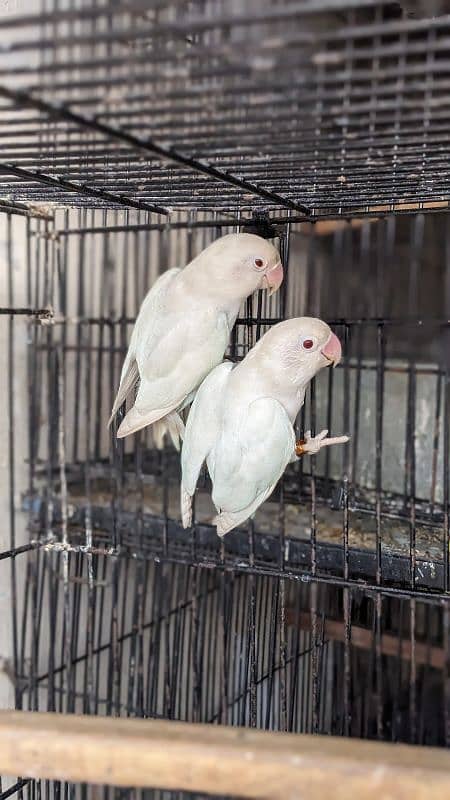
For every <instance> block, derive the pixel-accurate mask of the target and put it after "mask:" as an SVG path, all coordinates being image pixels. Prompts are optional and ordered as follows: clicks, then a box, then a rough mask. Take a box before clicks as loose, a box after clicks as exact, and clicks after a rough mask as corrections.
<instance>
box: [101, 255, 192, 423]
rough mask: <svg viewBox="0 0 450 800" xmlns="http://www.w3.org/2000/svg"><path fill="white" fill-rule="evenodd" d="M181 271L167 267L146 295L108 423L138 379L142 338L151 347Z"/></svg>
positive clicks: (132, 335)
mask: <svg viewBox="0 0 450 800" xmlns="http://www.w3.org/2000/svg"><path fill="white" fill-rule="evenodd" d="M179 272H181V270H180V269H178V268H173V269H169V270H167V271H166V272H164V273H163V274H162V275H160V277H159V278H158V279H157V281H155V283H154V284H153V286H152V288H151V289H150V291H149V292H148V294H147V295H146V297H145V299H144V301H143V303H142V305H141V308H140V310H139V314H138V316H137V319H136V322H135V325H134V328H133V333H132V334H131V339H130V344H129V347H128V352H127V355H126V358H125V361H124V364H123V367H122V374H121V376H120V385H119V389H118V392H117V396H116V399H115V401H114V405H113V408H112V412H111V417H110V419H109V423H108V425H110V424H111V422H112V420H113V419H114V417H115V415H116V413H117V411H118V410H119V408H120V406H121V405H122V403H124V402H125V400H126V399H127V397H128V395H129V394H130V393H131V391H132V390H133V389H134V387H135V386H136V384H137V382H138V380H139V369H138V364H137V353H138V350H139V347H140V343H141V341H142V340H145V341H146V342H147V343H148V347H149V348H151V346H152V340H153V341H154V340H155V339H157V338H158V329H159V327H160V317H161V313H160V312H161V311H162V309H163V308H164V299H165V297H166V293H167V290H168V288H169V286H170V284H171V283H172V281H173V279H174V277H175V276H176V275H178V273H179Z"/></svg>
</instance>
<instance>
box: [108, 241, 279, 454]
mask: <svg viewBox="0 0 450 800" xmlns="http://www.w3.org/2000/svg"><path fill="white" fill-rule="evenodd" d="M282 280H283V267H282V265H281V261H280V254H279V252H278V250H277V249H276V248H275V247H274V246H273V245H272V244H271V243H270V242H268V241H267V240H266V239H263V238H261V237H260V236H255V235H254V234H251V233H235V234H229V235H228V236H222V237H221V238H220V239H216V241H214V242H213V243H212V244H211V245H209V247H207V248H206V249H205V250H203V251H202V252H201V253H200V255H198V256H197V257H196V258H194V260H193V261H191V262H190V263H189V264H188V265H187V266H186V267H184V269H170V270H168V271H167V272H165V273H163V275H161V276H160V277H159V278H158V280H157V281H156V283H155V284H154V285H153V286H152V288H151V289H150V291H149V293H148V294H147V296H146V298H145V300H144V302H143V303H142V306H141V309H140V311H139V315H138V317H137V320H136V324H135V326H134V330H133V333H132V336H131V341H130V346H129V349H128V353H127V356H126V359H125V363H124V365H123V369H122V375H121V379H120V386H119V390H118V393H117V397H116V399H115V402H114V406H113V409H112V414H111V418H110V420H109V424H111V422H112V420H113V418H114V416H115V414H116V413H117V411H118V410H119V408H120V406H121V405H122V403H124V402H125V400H126V399H127V398H128V397H129V395H130V394H131V393H132V392H133V390H134V388H135V386H136V385H137V384H138V382H139V388H138V390H137V394H136V399H135V401H134V405H133V406H132V408H131V409H130V410H129V411H128V413H127V415H126V416H125V418H124V419H123V421H122V423H121V425H120V427H119V429H118V431H117V436H118V438H122V437H123V436H128V434H130V433H134V432H135V431H138V430H140V429H141V428H144V427H146V426H147V425H152V426H153V434H154V438H155V441H156V443H157V445H158V446H161V445H162V441H163V438H164V434H165V432H166V431H168V432H169V433H170V435H171V437H172V440H173V442H174V444H175V446H176V447H178V444H179V437H180V436H183V433H184V425H183V422H182V419H181V417H180V415H179V413H178V412H179V411H181V410H182V409H183V408H184V407H185V406H186V405H188V404H189V402H191V400H192V396H193V392H194V391H195V390H196V389H197V387H198V386H199V385H200V383H201V382H202V380H203V378H205V376H206V375H208V373H209V372H210V371H211V370H212V369H213V368H214V367H215V366H217V364H220V362H221V361H222V358H223V356H224V353H225V350H226V348H227V345H228V341H229V337H230V333H231V330H232V328H233V325H234V323H235V321H236V317H237V315H238V313H239V308H240V306H241V304H242V302H243V301H244V300H245V299H246V298H247V297H249V295H251V294H253V292H255V291H256V290H257V289H262V288H266V289H269V290H270V292H271V293H272V292H274V291H276V290H277V289H278V288H279V286H280V285H281V283H282Z"/></svg>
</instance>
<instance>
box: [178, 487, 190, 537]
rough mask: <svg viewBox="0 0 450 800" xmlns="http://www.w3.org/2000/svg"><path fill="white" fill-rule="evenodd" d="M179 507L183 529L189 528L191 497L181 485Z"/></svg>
mask: <svg viewBox="0 0 450 800" xmlns="http://www.w3.org/2000/svg"><path fill="white" fill-rule="evenodd" d="M180 505H181V521H182V523H183V528H190V527H191V525H192V497H191V495H190V494H189V492H187V491H186V489H185V488H184V486H183V484H181V488H180Z"/></svg>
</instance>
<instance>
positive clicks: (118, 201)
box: [0, 163, 168, 214]
mask: <svg viewBox="0 0 450 800" xmlns="http://www.w3.org/2000/svg"><path fill="white" fill-rule="evenodd" d="M0 174H3V175H16V176H17V177H18V178H20V179H22V180H31V181H35V182H36V183H42V184H44V185H46V186H54V187H56V188H57V189H64V191H66V192H75V193H76V194H82V195H86V196H87V197H95V198H98V199H99V200H105V201H106V202H109V203H113V204H114V205H119V206H125V207H127V208H128V207H130V208H137V209H139V210H143V211H154V212H155V213H156V214H167V213H168V211H167V209H165V208H162V207H161V206H158V205H150V204H149V203H144V202H140V201H138V200H133V199H132V198H131V197H126V196H125V195H115V194H111V192H105V191H103V190H102V189H96V188H95V187H93V186H86V185H85V184H80V185H78V184H76V183H73V182H72V181H67V180H64V179H63V178H52V177H51V176H50V175H44V174H43V173H41V172H33V171H31V170H25V169H22V168H21V167H16V166H15V165H14V164H5V163H3V164H0Z"/></svg>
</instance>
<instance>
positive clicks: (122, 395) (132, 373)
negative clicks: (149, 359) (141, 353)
mask: <svg viewBox="0 0 450 800" xmlns="http://www.w3.org/2000/svg"><path fill="white" fill-rule="evenodd" d="M138 378H139V370H138V365H137V363H136V361H130V363H129V365H128V369H127V371H126V373H125V375H124V376H123V378H122V380H121V381H120V386H119V391H118V392H117V396H116V399H115V400H114V405H113V407H112V411H111V416H110V418H109V421H108V428H109V427H110V425H111V423H112V421H113V419H114V417H115V416H116V414H117V412H118V410H119V408H120V406H121V405H122V403H124V402H125V400H126V399H127V397H128V395H129V394H130V392H131V391H132V390H133V389H134V387H135V386H136V383H137V382H138Z"/></svg>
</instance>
